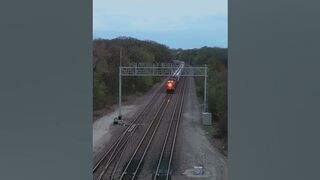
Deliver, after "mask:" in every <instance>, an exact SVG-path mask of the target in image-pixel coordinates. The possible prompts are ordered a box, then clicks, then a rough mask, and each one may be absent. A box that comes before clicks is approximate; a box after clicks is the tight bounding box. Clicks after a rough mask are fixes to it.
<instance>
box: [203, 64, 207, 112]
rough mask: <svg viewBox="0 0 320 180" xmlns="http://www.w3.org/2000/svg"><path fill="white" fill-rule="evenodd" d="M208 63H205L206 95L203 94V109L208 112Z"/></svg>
mask: <svg viewBox="0 0 320 180" xmlns="http://www.w3.org/2000/svg"><path fill="white" fill-rule="evenodd" d="M207 69H208V68H207V65H205V69H204V95H203V98H204V100H203V102H204V106H203V107H204V108H203V111H204V112H207V111H208V103H207Z"/></svg>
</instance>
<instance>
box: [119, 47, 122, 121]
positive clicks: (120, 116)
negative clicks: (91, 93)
mask: <svg viewBox="0 0 320 180" xmlns="http://www.w3.org/2000/svg"><path fill="white" fill-rule="evenodd" d="M121 60H122V49H121V48H120V62H119V116H118V120H121V118H122V115H121V93H122V91H121Z"/></svg>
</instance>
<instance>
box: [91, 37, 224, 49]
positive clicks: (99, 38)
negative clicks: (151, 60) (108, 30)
mask: <svg viewBox="0 0 320 180" xmlns="http://www.w3.org/2000/svg"><path fill="white" fill-rule="evenodd" d="M126 38H128V39H129V38H132V39H135V40H139V41H152V42H156V43H158V44H161V45H164V46H167V47H168V48H169V49H171V50H178V49H181V50H192V49H201V48H220V49H228V47H219V46H206V45H205V46H201V47H196V48H172V47H170V46H168V45H167V44H163V43H160V42H158V41H155V40H152V39H138V38H135V37H131V36H118V37H115V38H101V37H97V38H93V41H95V40H109V41H112V40H116V39H126Z"/></svg>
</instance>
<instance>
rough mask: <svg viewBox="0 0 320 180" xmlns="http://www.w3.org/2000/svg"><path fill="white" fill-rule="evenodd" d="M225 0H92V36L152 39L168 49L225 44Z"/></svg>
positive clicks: (222, 45)
mask: <svg viewBox="0 0 320 180" xmlns="http://www.w3.org/2000/svg"><path fill="white" fill-rule="evenodd" d="M227 26H228V24H227V1H226V0H200V1H190V0H184V1H183V0H175V1H170V0H163V1H161V2H159V1H150V0H135V1H132V0H119V1H112V0H93V39H98V38H101V39H114V38H117V37H120V36H126V37H133V38H136V39H139V40H152V41H156V42H158V43H160V44H164V45H166V46H168V47H169V48H171V49H179V48H181V49H193V48H201V47H204V46H207V47H219V48H227V47H228V37H227V34H228V32H227Z"/></svg>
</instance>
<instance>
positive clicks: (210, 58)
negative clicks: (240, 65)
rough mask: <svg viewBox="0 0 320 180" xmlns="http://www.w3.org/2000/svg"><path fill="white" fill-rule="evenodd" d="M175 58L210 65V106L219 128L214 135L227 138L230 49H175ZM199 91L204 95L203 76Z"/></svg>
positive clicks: (193, 64)
mask: <svg viewBox="0 0 320 180" xmlns="http://www.w3.org/2000/svg"><path fill="white" fill-rule="evenodd" d="M172 52H173V55H174V58H176V59H181V60H184V61H185V62H186V63H189V64H190V65H192V66H203V65H205V64H207V66H208V75H209V77H208V106H209V109H208V110H209V112H212V115H213V119H214V121H215V122H217V125H218V128H217V131H216V132H214V136H216V137H219V138H223V139H225V140H227V136H228V116H227V115H228V112H227V109H228V100H227V78H228V77H227V75H228V73H227V72H228V49H226V48H211V47H202V48H200V49H188V50H183V49H174V50H172ZM196 84H197V93H198V94H199V95H200V96H202V97H203V92H204V90H203V87H204V80H203V78H201V79H200V78H199V79H196Z"/></svg>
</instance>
